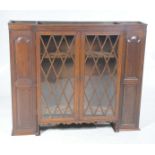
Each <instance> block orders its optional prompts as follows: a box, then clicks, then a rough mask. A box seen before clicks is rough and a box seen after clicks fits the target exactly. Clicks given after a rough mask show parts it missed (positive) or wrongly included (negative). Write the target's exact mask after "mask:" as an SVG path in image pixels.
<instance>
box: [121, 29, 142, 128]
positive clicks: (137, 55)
mask: <svg viewBox="0 0 155 155" xmlns="http://www.w3.org/2000/svg"><path fill="white" fill-rule="evenodd" d="M144 35H145V33H144V32H142V31H128V32H127V35H126V52H125V66H124V76H123V81H122V84H123V93H122V114H121V122H120V129H126V130H135V129H139V113H140V98H141V84H142V71H143V70H142V69H143V59H144V45H145V36H144Z"/></svg>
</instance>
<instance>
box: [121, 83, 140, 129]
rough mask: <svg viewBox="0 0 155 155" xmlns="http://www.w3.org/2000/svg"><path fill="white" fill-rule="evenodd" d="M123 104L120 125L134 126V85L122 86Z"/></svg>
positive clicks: (135, 95)
mask: <svg viewBox="0 0 155 155" xmlns="http://www.w3.org/2000/svg"><path fill="white" fill-rule="evenodd" d="M123 102H124V103H125V104H124V106H123V113H122V124H123V125H124V126H125V125H128V126H129V125H131V126H133V124H135V117H136V114H135V112H136V104H137V86H136V85H125V86H124V99H123Z"/></svg>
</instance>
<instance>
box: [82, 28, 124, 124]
mask: <svg viewBox="0 0 155 155" xmlns="http://www.w3.org/2000/svg"><path fill="white" fill-rule="evenodd" d="M86 35H119V42H118V60H117V82H116V87H117V88H116V96H115V100H116V104H115V108H114V110H115V112H114V113H115V114H114V115H113V116H86V115H84V89H85V88H84V78H82V77H84V72H85V54H84V53H85V49H84V48H85V47H84V46H85V36H86ZM80 37H81V54H80V77H81V78H80V105H79V106H80V107H79V109H80V110H79V112H80V113H79V114H80V121H82V122H96V121H109V122H114V121H115V122H116V121H118V120H119V113H120V91H121V72H122V62H123V57H122V54H123V42H124V41H123V40H124V39H123V38H124V34H123V32H118V31H116V32H115V31H109V32H97V31H91V32H82V33H81V34H80Z"/></svg>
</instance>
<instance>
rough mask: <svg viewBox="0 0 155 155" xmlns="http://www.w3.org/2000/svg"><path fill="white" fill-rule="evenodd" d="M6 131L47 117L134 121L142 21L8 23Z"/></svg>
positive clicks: (122, 124) (36, 125)
mask: <svg viewBox="0 0 155 155" xmlns="http://www.w3.org/2000/svg"><path fill="white" fill-rule="evenodd" d="M9 30H10V56H11V77H12V105H13V106H12V108H13V135H21V134H38V133H39V130H40V127H43V126H51V125H53V124H60V123H61V124H72V123H75V124H81V123H105V122H108V123H109V124H112V127H113V128H114V130H115V131H119V130H122V129H126V130H137V129H139V113H140V98H141V84H142V72H143V59H144V46H145V37H146V24H143V23H141V22H120V23H119V22H33V21H32V22H20V21H12V22H10V23H9Z"/></svg>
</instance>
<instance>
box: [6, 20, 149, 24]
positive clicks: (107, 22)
mask: <svg viewBox="0 0 155 155" xmlns="http://www.w3.org/2000/svg"><path fill="white" fill-rule="evenodd" d="M10 24H11V25H12V24H26V25H27V24H28V25H53V24H54V25H57V24H58V25H59V24H62V25H69V24H78V25H80V24H82V25H94V24H95V25H96V24H97V25H98V24H101V25H137V24H138V25H139V24H140V25H147V24H145V23H143V22H140V21H105V22H104V21H13V20H12V21H10V22H9V25H10Z"/></svg>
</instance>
